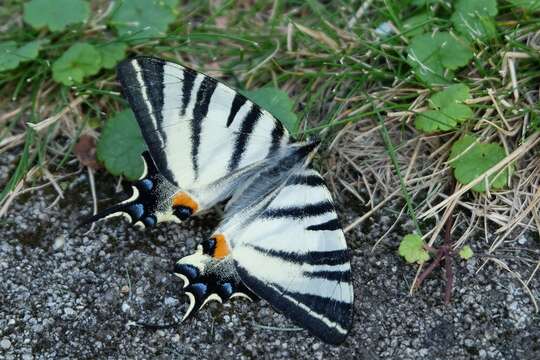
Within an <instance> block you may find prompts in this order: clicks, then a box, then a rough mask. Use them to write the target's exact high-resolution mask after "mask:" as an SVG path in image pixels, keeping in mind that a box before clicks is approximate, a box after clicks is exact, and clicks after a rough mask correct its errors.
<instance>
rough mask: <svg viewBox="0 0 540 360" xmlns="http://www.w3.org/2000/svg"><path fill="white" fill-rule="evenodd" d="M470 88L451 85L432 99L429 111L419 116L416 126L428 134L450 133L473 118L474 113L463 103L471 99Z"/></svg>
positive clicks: (415, 122)
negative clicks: (449, 131)
mask: <svg viewBox="0 0 540 360" xmlns="http://www.w3.org/2000/svg"><path fill="white" fill-rule="evenodd" d="M469 98H470V94H469V88H468V87H467V86H465V85H462V84H455V85H450V86H449V87H447V88H446V89H445V90H443V91H441V92H438V93H436V94H435V95H433V96H432V97H431V98H430V101H429V106H430V107H431V108H432V109H433V110H428V111H425V112H423V113H420V114H418V116H417V117H416V119H415V121H414V126H415V127H416V128H417V129H418V130H421V131H423V132H425V133H427V134H431V133H434V132H437V131H448V130H453V129H455V128H456V126H457V125H458V124H461V123H463V122H464V121H465V120H468V119H470V118H472V117H473V115H474V113H473V111H472V110H471V109H470V108H469V107H468V106H467V105H465V104H463V103H462V102H463V101H465V100H467V99H469Z"/></svg>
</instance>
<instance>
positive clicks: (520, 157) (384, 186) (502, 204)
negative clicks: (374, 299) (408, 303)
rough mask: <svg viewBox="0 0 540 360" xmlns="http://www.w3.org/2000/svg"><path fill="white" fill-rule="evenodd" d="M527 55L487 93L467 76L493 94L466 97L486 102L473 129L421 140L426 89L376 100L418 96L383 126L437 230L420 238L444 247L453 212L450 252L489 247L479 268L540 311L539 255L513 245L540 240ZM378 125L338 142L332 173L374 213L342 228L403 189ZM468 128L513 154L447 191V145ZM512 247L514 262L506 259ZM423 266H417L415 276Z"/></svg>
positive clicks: (349, 132)
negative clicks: (480, 187) (508, 278)
mask: <svg viewBox="0 0 540 360" xmlns="http://www.w3.org/2000/svg"><path fill="white" fill-rule="evenodd" d="M538 34H540V32H539V33H537V34H532V35H529V36H531V37H539V35H538ZM528 57H529V55H528V54H526V53H520V52H507V53H505V54H504V55H503V61H502V68H501V69H500V74H501V78H500V79H497V80H498V81H493V82H491V84H493V83H499V84H500V88H497V89H492V88H487V89H485V88H483V86H484V79H482V78H481V77H480V76H479V75H478V74H477V73H476V72H475V70H471V73H470V74H468V78H469V79H473V82H472V84H471V85H470V87H471V88H472V89H473V94H475V93H479V94H482V93H484V94H485V93H486V92H487V96H485V95H480V96H478V97H474V98H473V99H470V100H469V101H468V103H469V104H482V105H483V106H479V107H476V110H475V112H476V113H475V118H476V119H478V121H477V122H476V123H475V124H474V127H473V128H470V129H460V131H458V132H454V133H442V134H437V135H429V136H428V135H422V134H420V133H419V132H418V131H417V130H416V129H414V125H413V120H414V117H415V115H416V114H417V113H419V112H422V111H424V110H426V109H427V95H428V94H427V93H426V92H422V91H419V90H418V89H414V88H413V89H409V88H400V86H399V84H397V85H396V86H395V87H394V88H391V89H387V90H386V91H385V92H384V93H383V94H381V93H380V90H379V94H378V96H377V97H379V98H380V97H381V96H383V97H387V98H396V97H399V96H404V95H413V96H415V95H416V96H417V97H416V100H415V101H413V102H412V104H411V106H410V108H409V110H408V111H400V112H390V111H389V112H387V113H386V114H385V123H384V126H385V127H386V129H387V131H388V133H389V135H390V137H391V139H392V142H393V144H394V145H395V146H396V156H397V161H398V164H399V166H400V171H401V173H402V174H404V181H405V184H406V187H407V190H408V192H409V194H410V195H411V198H412V199H413V202H414V204H415V206H416V208H415V211H416V215H417V217H418V219H419V220H420V221H425V220H428V219H429V220H430V223H432V224H434V225H433V226H431V228H430V229H428V230H427V232H425V233H424V234H423V238H424V239H425V240H426V242H427V243H428V245H430V246H437V244H438V242H442V238H441V236H440V232H441V230H442V228H443V225H444V224H445V222H446V220H447V218H448V217H449V216H455V217H456V218H455V223H454V227H453V232H456V231H457V230H458V229H459V234H460V236H457V235H455V237H454V239H453V241H454V243H453V248H454V250H457V249H459V248H461V247H462V246H463V245H464V244H466V243H472V242H479V243H480V244H477V246H474V247H475V248H479V249H482V248H486V252H485V254H480V256H482V259H484V262H482V266H481V267H480V269H481V268H482V267H483V265H484V264H485V263H486V262H487V261H492V262H493V263H495V264H497V265H498V266H499V267H500V268H502V269H505V270H507V271H509V272H510V273H511V274H512V276H513V277H515V278H516V279H517V280H518V281H519V282H520V283H521V284H522V286H523V288H524V289H525V291H526V292H527V293H528V294H529V295H530V297H531V299H532V302H533V304H534V307H535V309H536V310H537V311H538V305H537V302H538V300H537V299H539V296H540V293H539V292H538V290H536V292H534V291H533V290H531V289H530V288H529V286H530V284H531V279H533V277H534V275H535V274H538V273H539V272H538V269H539V267H540V253H539V251H538V249H537V248H536V249H526V255H523V253H524V251H516V249H517V248H518V247H519V245H518V244H517V240H518V239H520V238H522V236H523V235H524V234H525V233H529V234H530V233H537V234H540V216H539V208H540V205H539V204H540V145H539V144H540V132H538V131H536V132H531V131H530V129H529V124H530V120H531V119H530V118H529V116H530V114H529V113H526V112H524V111H521V109H523V108H525V107H531V106H533V105H534V106H538V97H539V91H540V88H539V89H533V90H530V89H529V90H528V91H527V90H526V89H524V88H522V87H521V86H520V73H519V59H526V58H528ZM508 74H509V76H508ZM509 90H510V91H509ZM373 97H374V96H372V95H370V94H369V93H368V94H366V95H365V96H359V97H357V98H355V99H350V101H352V102H354V103H356V104H358V105H357V106H360V105H361V104H365V103H366V101H369V99H370V98H373ZM353 106H354V104H353ZM380 127H381V125H380V123H379V122H378V121H377V119H375V118H369V117H368V118H365V119H363V120H361V121H360V122H359V123H357V124H355V125H352V126H348V127H346V128H344V129H343V131H342V133H341V134H340V136H339V141H338V142H337V143H335V144H333V147H332V149H333V155H334V157H335V158H334V159H332V161H333V162H334V163H342V164H345V166H341V167H336V172H335V174H334V176H335V178H336V180H334V183H336V184H337V187H338V189H337V190H338V191H337V193H346V194H348V195H351V196H352V198H353V199H358V200H360V199H361V201H362V203H363V205H364V206H367V207H368V208H369V210H368V211H367V212H366V213H365V214H362V215H361V216H359V217H358V218H357V219H356V220H354V221H352V222H351V223H350V224H348V225H347V226H345V231H346V232H348V231H351V230H353V229H354V228H355V227H356V226H358V225H359V224H361V223H362V222H364V221H366V220H367V219H368V218H369V217H371V216H373V215H374V214H375V213H377V212H379V211H380V210H381V208H383V207H384V206H385V205H386V204H388V203H389V202H390V200H392V199H394V198H396V197H399V196H401V195H402V192H401V191H400V190H399V189H400V180H399V178H398V176H396V170H395V168H394V167H393V165H392V162H391V160H390V157H389V156H388V149H387V146H386V145H385V143H384V141H383V138H382V136H381V134H380V131H379V130H380ZM466 132H474V133H475V135H477V136H478V137H479V139H480V141H482V142H498V143H500V144H502V145H503V147H504V149H505V151H506V154H507V156H506V157H505V158H504V159H503V160H502V161H500V162H499V163H498V164H497V165H495V166H494V167H492V168H491V169H490V170H488V171H487V172H486V173H485V174H484V176H481V177H479V178H477V179H475V180H474V181H473V182H471V183H470V184H468V185H459V184H458V185H457V186H456V187H455V188H454V189H451V194H450V195H447V194H448V192H449V191H450V190H449V184H450V183H451V180H452V178H453V174H452V170H451V168H450V165H449V162H448V160H449V154H450V149H451V145H452V144H453V142H454V141H455V140H456V139H458V138H459V137H460V136H461V135H462V134H463V133H466ZM508 166H513V167H514V169H515V171H514V172H513V173H512V175H511V178H510V179H509V180H510V181H509V183H510V186H509V187H508V188H507V189H505V190H502V191H490V192H488V193H487V194H480V193H476V192H472V191H470V189H471V188H472V187H473V186H474V185H475V184H478V183H481V182H483V181H487V177H488V176H489V175H491V174H498V173H500V172H501V171H503V170H504V169H506V168H508ZM385 214H386V215H387V213H385ZM404 217H407V214H406V213H405V212H404V208H403V209H402V210H401V211H400V212H399V214H397V215H396V216H395V218H394V222H393V224H392V225H391V226H390V228H389V229H388V230H387V231H386V232H385V234H384V235H383V237H382V238H380V239H378V240H377V241H376V242H375V243H374V246H373V247H375V246H377V245H378V244H379V242H380V241H381V240H383V238H384V237H385V236H387V235H388V234H389V233H391V230H392V229H393V228H395V226H396V224H397V223H398V222H399V221H401V220H403V219H404ZM482 243H484V245H482ZM439 244H440V243H439ZM520 250H523V247H521V249H520ZM509 251H510V252H511V253H512V254H513V256H511V257H508V256H507V254H508V252H509ZM506 259H510V260H509V261H512V260H517V261H518V262H519V263H520V264H521V265H523V266H518V268H519V270H516V269H515V268H512V269H511V268H510V266H509V265H508V264H507V263H506ZM421 269H422V267H421V266H419V268H418V272H417V277H418V274H420V272H421ZM524 279H528V280H524ZM415 282H416V278H415V281H414V282H413V284H412V285H411V292H412V290H413V288H414V286H415Z"/></svg>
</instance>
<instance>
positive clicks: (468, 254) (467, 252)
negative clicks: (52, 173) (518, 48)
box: [459, 245, 474, 260]
mask: <svg viewBox="0 0 540 360" xmlns="http://www.w3.org/2000/svg"><path fill="white" fill-rule="evenodd" d="M473 255H474V252H473V251H472V249H471V247H470V246H469V245H465V246H464V247H462V248H461V250H459V257H460V258H462V259H463V260H469V259H470V258H472V257H473Z"/></svg>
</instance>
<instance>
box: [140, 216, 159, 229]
mask: <svg viewBox="0 0 540 360" xmlns="http://www.w3.org/2000/svg"><path fill="white" fill-rule="evenodd" d="M143 223H144V225H145V226H146V227H152V226H154V225H156V223H157V219H156V217H155V216H154V215H150V216H147V217H145V218H144V219H143Z"/></svg>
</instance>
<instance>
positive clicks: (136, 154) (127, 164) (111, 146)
mask: <svg viewBox="0 0 540 360" xmlns="http://www.w3.org/2000/svg"><path fill="white" fill-rule="evenodd" d="M145 149H146V144H145V142H144V139H143V136H142V134H141V130H140V129H139V125H138V124H137V121H136V120H135V116H134V115H133V112H132V111H131V110H124V111H122V112H119V113H117V114H115V115H114V116H113V117H112V118H110V119H109V120H107V123H106V124H105V127H104V128H103V131H102V133H101V137H100V138H99V141H98V144H97V157H98V159H99V160H100V161H101V162H102V163H103V164H104V165H105V168H106V169H107V170H108V171H109V172H110V173H111V174H113V175H124V176H125V177H126V178H128V179H129V180H136V179H138V178H139V177H140V176H141V174H142V173H143V171H144V163H143V160H142V158H141V153H142V152H143V151H144V150H145Z"/></svg>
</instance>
